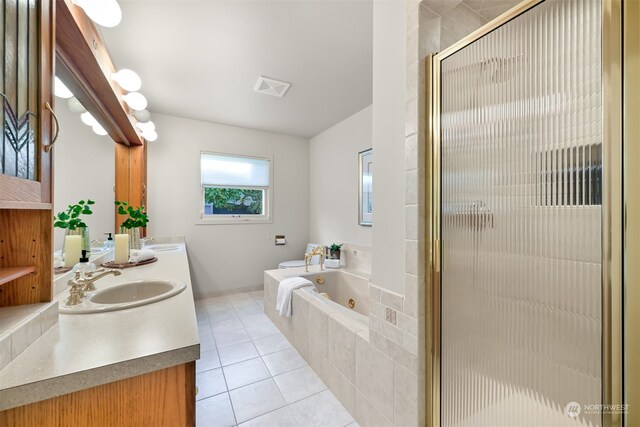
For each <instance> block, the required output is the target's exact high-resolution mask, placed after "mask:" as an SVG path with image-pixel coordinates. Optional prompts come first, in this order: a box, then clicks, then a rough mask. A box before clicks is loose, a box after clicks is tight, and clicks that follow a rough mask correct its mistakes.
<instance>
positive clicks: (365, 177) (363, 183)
mask: <svg viewBox="0 0 640 427" xmlns="http://www.w3.org/2000/svg"><path fill="white" fill-rule="evenodd" d="M358 168H359V199H360V200H359V224H360V225H372V222H373V221H372V219H373V150H372V149H368V150H365V151H362V152H360V153H359V154H358Z"/></svg>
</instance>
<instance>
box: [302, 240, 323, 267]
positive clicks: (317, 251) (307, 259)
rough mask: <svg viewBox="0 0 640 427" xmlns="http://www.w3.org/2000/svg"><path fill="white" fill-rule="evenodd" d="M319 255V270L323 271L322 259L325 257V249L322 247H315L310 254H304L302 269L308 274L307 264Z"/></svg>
mask: <svg viewBox="0 0 640 427" xmlns="http://www.w3.org/2000/svg"><path fill="white" fill-rule="evenodd" d="M318 255H320V270H324V258H325V256H326V254H325V249H324V248H323V247H322V246H316V247H315V248H313V250H312V251H311V253H308V254H304V269H305V271H306V272H307V273H308V272H309V264H310V263H311V260H312V259H313V257H314V256H318Z"/></svg>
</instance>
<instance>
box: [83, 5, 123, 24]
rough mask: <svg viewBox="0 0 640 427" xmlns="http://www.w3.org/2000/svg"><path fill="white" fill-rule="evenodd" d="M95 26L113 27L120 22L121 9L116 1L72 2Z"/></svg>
mask: <svg viewBox="0 0 640 427" xmlns="http://www.w3.org/2000/svg"><path fill="white" fill-rule="evenodd" d="M72 1H73V3H74V4H75V5H77V6H79V7H81V8H82V9H83V10H84V13H86V14H87V16H88V17H89V18H90V19H91V20H92V21H93V22H95V23H96V24H98V25H101V26H103V27H115V26H116V25H118V24H119V23H120V21H121V20H122V9H120V5H119V4H118V2H117V1H116V0H72Z"/></svg>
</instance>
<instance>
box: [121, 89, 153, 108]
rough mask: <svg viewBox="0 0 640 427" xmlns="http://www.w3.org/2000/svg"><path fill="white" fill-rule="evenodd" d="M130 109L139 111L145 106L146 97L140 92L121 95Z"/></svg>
mask: <svg viewBox="0 0 640 427" xmlns="http://www.w3.org/2000/svg"><path fill="white" fill-rule="evenodd" d="M122 99H124V101H125V102H126V103H127V105H128V106H129V107H131V109H132V110H136V111H140V110H144V109H145V108H147V98H145V97H144V95H142V94H141V93H138V92H130V93H128V94H126V95H125V96H123V97H122Z"/></svg>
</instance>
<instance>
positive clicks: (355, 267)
mask: <svg viewBox="0 0 640 427" xmlns="http://www.w3.org/2000/svg"><path fill="white" fill-rule="evenodd" d="M340 252H341V254H340V263H341V264H342V265H343V266H344V267H346V268H347V269H348V270H349V271H352V272H355V273H357V274H360V275H362V276H365V277H369V276H371V248H370V247H368V246H362V245H356V244H353V243H344V244H343V245H342V249H341V251H340Z"/></svg>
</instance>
